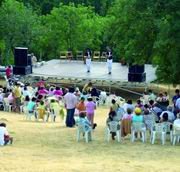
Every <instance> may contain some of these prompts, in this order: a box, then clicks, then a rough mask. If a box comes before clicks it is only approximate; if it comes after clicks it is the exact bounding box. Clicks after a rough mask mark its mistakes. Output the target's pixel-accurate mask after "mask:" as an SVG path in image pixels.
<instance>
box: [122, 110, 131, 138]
mask: <svg viewBox="0 0 180 172" xmlns="http://www.w3.org/2000/svg"><path fill="white" fill-rule="evenodd" d="M131 121H132V110H131V109H129V108H128V109H127V113H125V114H124V115H123V118H122V121H121V135H122V137H125V136H126V135H128V134H131Z"/></svg>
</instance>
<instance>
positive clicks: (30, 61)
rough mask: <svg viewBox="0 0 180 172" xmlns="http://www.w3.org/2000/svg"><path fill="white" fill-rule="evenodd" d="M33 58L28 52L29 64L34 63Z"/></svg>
mask: <svg viewBox="0 0 180 172" xmlns="http://www.w3.org/2000/svg"><path fill="white" fill-rule="evenodd" d="M31 58H32V56H31V54H28V65H32V60H31Z"/></svg>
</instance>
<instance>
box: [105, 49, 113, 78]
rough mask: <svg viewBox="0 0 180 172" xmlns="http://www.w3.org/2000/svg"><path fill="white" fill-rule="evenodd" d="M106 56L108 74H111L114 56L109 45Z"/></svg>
mask: <svg viewBox="0 0 180 172" xmlns="http://www.w3.org/2000/svg"><path fill="white" fill-rule="evenodd" d="M106 57H107V67H108V74H109V75H110V74H111V72H112V62H113V58H112V51H111V49H110V48H109V47H107V51H106Z"/></svg>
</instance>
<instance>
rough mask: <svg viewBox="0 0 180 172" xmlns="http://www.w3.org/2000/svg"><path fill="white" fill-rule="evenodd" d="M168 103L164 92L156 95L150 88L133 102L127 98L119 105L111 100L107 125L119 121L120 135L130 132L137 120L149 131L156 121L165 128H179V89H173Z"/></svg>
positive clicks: (123, 135)
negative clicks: (173, 91) (173, 93)
mask: <svg viewBox="0 0 180 172" xmlns="http://www.w3.org/2000/svg"><path fill="white" fill-rule="evenodd" d="M170 104H171V100H170V99H169V96H168V94H167V93H166V92H164V93H159V94H158V96H156V95H155V94H154V93H153V92H152V90H149V93H146V92H145V93H144V94H143V96H142V97H141V98H140V99H138V100H137V102H136V103H135V104H133V101H132V100H127V102H126V103H124V105H123V106H121V107H120V106H119V105H118V104H117V103H116V101H115V100H112V105H111V107H110V112H109V117H108V119H107V126H108V123H109V122H111V121H117V122H119V124H120V125H121V135H122V137H126V136H127V135H128V134H130V133H131V127H132V125H133V124H134V123H137V122H138V123H139V122H140V123H144V124H145V127H146V129H147V130H149V132H150V133H151V131H152V129H153V127H154V125H155V124H156V123H161V125H162V126H164V127H165V128H170V129H172V128H173V125H174V126H175V127H178V128H180V92H179V89H176V90H175V95H174V96H173V98H172V105H170ZM167 131H168V130H167ZM112 139H113V140H114V139H115V133H112Z"/></svg>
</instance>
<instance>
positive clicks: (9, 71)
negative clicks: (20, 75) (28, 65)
mask: <svg viewBox="0 0 180 172" xmlns="http://www.w3.org/2000/svg"><path fill="white" fill-rule="evenodd" d="M11 75H12V69H11V66H8V67H7V68H6V77H7V78H10V77H11Z"/></svg>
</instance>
